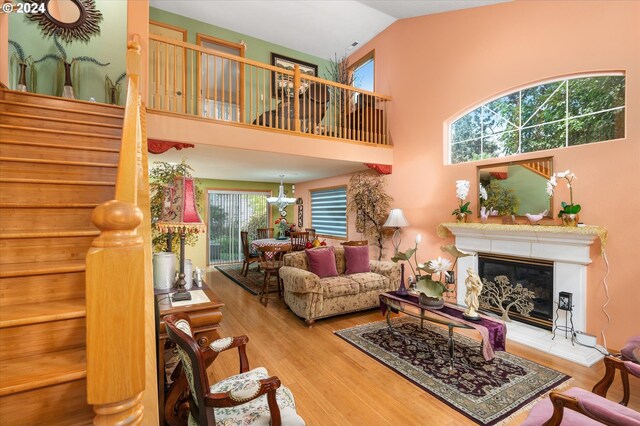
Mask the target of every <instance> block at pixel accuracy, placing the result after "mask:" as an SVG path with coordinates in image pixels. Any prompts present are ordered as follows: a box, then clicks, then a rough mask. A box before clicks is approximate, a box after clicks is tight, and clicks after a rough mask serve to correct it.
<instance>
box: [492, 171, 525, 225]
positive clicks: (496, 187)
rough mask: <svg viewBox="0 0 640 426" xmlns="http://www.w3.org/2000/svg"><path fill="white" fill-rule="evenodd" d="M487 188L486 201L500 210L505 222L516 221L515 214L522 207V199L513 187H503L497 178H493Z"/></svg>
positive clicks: (499, 212)
mask: <svg viewBox="0 0 640 426" xmlns="http://www.w3.org/2000/svg"><path fill="white" fill-rule="evenodd" d="M486 189H487V200H486V201H485V203H486V204H487V205H488V206H492V208H495V209H496V210H497V211H498V214H499V215H501V216H502V221H503V222H505V223H514V222H515V214H516V212H517V211H518V209H519V208H520V200H519V199H518V196H517V195H516V194H515V192H514V191H513V189H510V188H505V187H503V186H502V185H500V182H499V181H498V180H497V179H494V180H492V181H491V183H489V185H488V186H487V188H486Z"/></svg>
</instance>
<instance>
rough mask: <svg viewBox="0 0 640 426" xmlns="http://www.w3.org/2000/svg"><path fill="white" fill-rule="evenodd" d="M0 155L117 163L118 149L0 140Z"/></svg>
mask: <svg viewBox="0 0 640 426" xmlns="http://www.w3.org/2000/svg"><path fill="white" fill-rule="evenodd" d="M0 156H2V157H9V158H31V159H48V160H54V161H80V162H91V163H117V162H118V158H119V157H120V153H119V150H118V149H114V148H103V147H95V146H89V145H78V146H69V145H64V144H61V143H59V144H51V143H41V142H40V143H38V142H33V141H16V140H0Z"/></svg>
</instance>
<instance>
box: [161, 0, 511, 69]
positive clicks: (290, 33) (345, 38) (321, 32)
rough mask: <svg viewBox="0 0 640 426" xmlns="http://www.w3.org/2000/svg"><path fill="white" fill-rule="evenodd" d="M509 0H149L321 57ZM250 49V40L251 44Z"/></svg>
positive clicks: (330, 56) (164, 7) (331, 56)
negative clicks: (401, 24) (396, 26)
mask: <svg viewBox="0 0 640 426" xmlns="http://www.w3.org/2000/svg"><path fill="white" fill-rule="evenodd" d="M505 1H510V0H360V1H356V0H180V1H176V0H150V4H151V6H153V7H156V8H158V9H163V10H166V11H168V12H172V13H175V14H178V15H182V16H187V17H189V18H192V19H197V20H199V21H203V22H207V23H209V24H213V25H217V26H219V27H222V28H226V29H229V30H233V31H236V32H239V33H242V34H247V35H250V36H252V37H256V38H259V39H261V40H266V41H269V42H271V43H275V44H279V45H281V46H286V47H288V48H291V49H294V50H297V51H299V52H305V53H308V54H310V55H314V56H317V57H319V58H326V59H329V58H333V56H334V54H336V53H337V54H338V56H342V54H344V53H345V52H346V51H347V48H348V47H349V46H351V44H352V43H353V42H356V41H357V42H358V43H359V45H362V44H364V43H366V42H368V41H369V40H371V39H372V38H374V37H375V36H376V35H378V34H379V33H381V32H382V31H384V29H385V28H387V27H388V26H389V25H391V24H393V23H394V22H395V21H396V20H398V19H403V18H410V17H414V16H422V15H429V14H433V13H441V12H448V11H451V10H457V9H468V8H472V7H479V6H486V5H490V4H495V3H501V2H505ZM249 49H251V46H249Z"/></svg>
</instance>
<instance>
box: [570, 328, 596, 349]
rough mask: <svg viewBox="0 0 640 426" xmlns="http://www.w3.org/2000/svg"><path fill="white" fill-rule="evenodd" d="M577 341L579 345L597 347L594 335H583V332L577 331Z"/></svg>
mask: <svg viewBox="0 0 640 426" xmlns="http://www.w3.org/2000/svg"><path fill="white" fill-rule="evenodd" d="M575 337H576V340H577V341H578V343H581V344H583V345H585V346H595V345H596V340H597V339H596V336H594V335H593V334H587V333H583V332H582V331H576V336H575Z"/></svg>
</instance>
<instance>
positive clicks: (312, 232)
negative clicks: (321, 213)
mask: <svg viewBox="0 0 640 426" xmlns="http://www.w3.org/2000/svg"><path fill="white" fill-rule="evenodd" d="M304 230H305V231H307V232H308V233H309V241H313V240H315V239H316V228H304Z"/></svg>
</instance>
